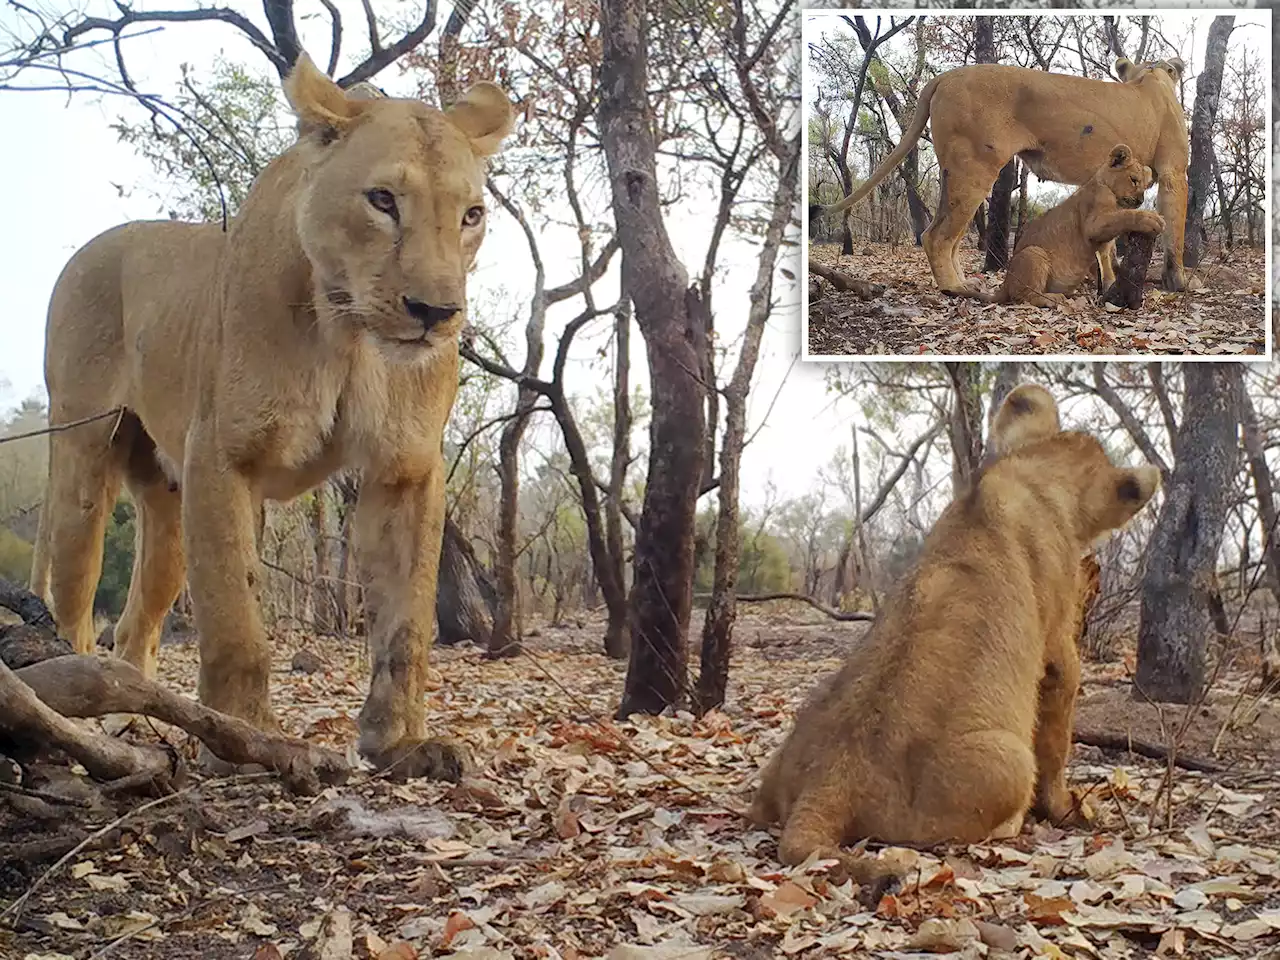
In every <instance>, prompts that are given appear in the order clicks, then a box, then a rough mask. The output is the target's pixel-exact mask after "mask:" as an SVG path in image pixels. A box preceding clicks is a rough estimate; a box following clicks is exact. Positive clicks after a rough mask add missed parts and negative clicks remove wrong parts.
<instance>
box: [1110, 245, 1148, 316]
mask: <svg viewBox="0 0 1280 960" xmlns="http://www.w3.org/2000/svg"><path fill="white" fill-rule="evenodd" d="M1125 237H1126V238H1127V243H1126V244H1125V250H1124V256H1123V257H1122V258H1121V260H1120V264H1119V266H1117V267H1116V282H1115V283H1113V284H1112V285H1111V286H1109V287H1108V288H1107V289H1106V290H1104V291H1103V292H1102V301H1103V303H1113V304H1115V305H1116V306H1117V307H1124V308H1125V309H1126V310H1137V309H1138V308H1139V307H1140V306H1142V295H1143V292H1144V291H1145V290H1146V284H1147V269H1148V268H1149V267H1150V266H1151V258H1152V257H1153V256H1154V255H1155V252H1156V235H1155V234H1154V233H1127V234H1125Z"/></svg>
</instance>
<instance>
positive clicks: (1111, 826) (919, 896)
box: [0, 611, 1280, 960]
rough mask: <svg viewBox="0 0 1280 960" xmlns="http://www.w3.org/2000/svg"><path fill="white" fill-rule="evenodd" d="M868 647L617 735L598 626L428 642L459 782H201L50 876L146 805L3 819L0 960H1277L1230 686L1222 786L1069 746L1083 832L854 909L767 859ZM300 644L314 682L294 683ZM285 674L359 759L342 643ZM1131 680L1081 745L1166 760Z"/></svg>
mask: <svg viewBox="0 0 1280 960" xmlns="http://www.w3.org/2000/svg"><path fill="white" fill-rule="evenodd" d="M862 630H863V628H862V627H861V626H860V625H857V624H848V625H846V624H834V623H831V622H830V621H825V620H820V619H817V618H816V616H815V617H810V616H808V615H807V614H794V613H792V612H790V611H788V612H787V614H786V615H783V614H776V615H775V614H772V613H768V612H753V613H751V614H749V615H747V616H744V617H743V618H742V619H741V620H740V621H739V629H738V637H739V641H740V643H739V649H738V652H737V655H736V657H735V660H734V664H733V672H732V675H731V690H730V703H729V704H728V705H727V706H726V708H725V709H724V710H723V711H722V712H715V713H713V714H710V715H708V716H707V717H704V718H702V719H700V720H695V719H694V718H692V717H690V716H688V715H683V714H681V715H677V716H674V717H661V718H648V719H642V720H638V721H635V722H627V723H619V724H613V723H612V722H610V721H609V720H608V719H607V718H608V717H609V716H610V713H611V711H612V709H613V708H614V707H615V706H616V704H617V702H618V698H619V693H620V690H621V686H622V681H623V673H624V671H623V667H622V666H621V665H619V664H617V663H613V662H610V661H609V660H607V659H606V658H605V657H604V656H602V655H601V654H600V653H598V652H597V650H598V647H599V638H600V636H601V629H600V625H599V624H593V623H588V624H585V625H582V626H574V627H571V628H568V629H555V628H543V629H542V630H541V631H539V632H538V634H537V635H536V636H534V637H532V638H531V639H530V640H529V642H528V648H529V654H528V655H527V656H523V657H520V658H517V659H514V660H508V661H499V662H488V661H485V660H484V659H483V658H482V657H481V655H480V653H479V651H477V650H475V649H474V648H470V647H467V648H461V649H457V648H456V649H449V650H440V651H438V652H437V655H436V659H435V667H436V669H437V670H438V673H439V678H438V681H437V682H434V683H433V684H432V689H431V691H430V693H429V696H430V710H431V717H432V719H433V722H434V723H436V724H438V730H439V731H441V732H448V733H450V734H452V735H454V736H457V737H459V738H461V739H462V740H463V741H465V742H466V743H467V744H468V746H469V748H470V750H471V752H472V754H473V756H474V759H475V761H476V770H475V773H474V775H473V776H472V777H471V778H469V779H468V780H467V781H466V782H465V783H464V784H462V785H461V786H452V785H448V784H435V783H423V782H414V783H410V784H393V783H389V782H387V781H385V780H381V779H377V778H374V777H371V776H370V775H369V774H368V773H367V772H361V773H357V774H356V775H355V776H353V778H352V780H351V781H350V782H349V783H348V784H346V785H345V786H343V787H341V788H336V789H332V790H329V791H327V792H326V793H324V794H323V795H321V796H319V797H315V798H296V797H290V796H287V795H285V794H284V793H283V792H282V790H281V789H280V787H279V786H278V785H277V784H276V783H275V782H274V781H273V780H271V779H270V778H256V779H247V780H246V779H229V780H227V779H223V780H218V779H209V780H200V779H199V778H196V780H195V785H194V787H193V788H192V789H190V790H189V791H187V792H185V793H183V794H182V795H180V796H178V797H176V798H174V799H172V800H171V801H169V802H167V803H164V804H162V805H160V806H158V807H155V808H153V809H151V810H149V811H146V812H140V813H137V814H134V815H131V816H129V817H127V818H126V819H124V820H123V821H122V822H121V823H120V824H119V825H117V826H116V827H115V828H114V829H111V830H109V831H106V832H105V833H104V834H103V836H102V838H101V840H100V841H99V842H98V843H97V844H96V845H92V846H89V847H87V848H86V849H85V850H84V851H83V852H82V853H79V854H77V855H75V856H72V857H71V858H70V859H69V860H68V862H67V863H66V864H64V865H63V866H61V867H59V868H58V869H57V870H56V871H54V872H52V873H48V875H47V876H46V874H47V871H48V867H49V863H48V862H45V863H33V862H29V861H28V860H24V859H22V858H15V857H14V853H13V852H14V851H15V850H16V849H19V847H18V846H16V845H20V844H23V843H29V842H31V841H34V840H38V839H47V838H49V837H51V836H57V835H58V834H60V833H69V832H77V831H78V832H80V833H84V832H89V831H93V830H97V829H98V828H101V827H104V826H106V825H108V824H109V823H110V822H111V820H112V819H113V816H114V815H115V814H117V813H124V812H126V811H128V810H129V809H130V808H131V807H137V806H138V805H139V801H137V800H136V799H135V800H131V801H129V802H128V803H127V804H124V805H123V806H122V807H121V808H120V809H119V810H116V811H111V812H110V813H107V814H97V815H92V816H87V817H86V816H83V815H82V816H80V817H76V816H70V817H68V818H67V819H66V820H63V821H54V822H49V823H38V822H34V821H32V820H30V819H29V818H19V817H16V816H14V815H13V813H12V811H9V812H0V837H2V840H0V844H3V846H2V847H0V849H4V850H7V851H9V853H8V856H7V857H6V858H5V859H4V860H3V862H0V911H4V910H6V909H7V908H10V907H11V906H12V904H13V901H14V900H15V898H17V897H19V896H21V895H23V894H24V893H26V892H27V891H29V890H30V888H31V887H32V884H33V883H35V882H37V881H38V880H42V879H43V881H44V882H43V883H42V884H41V885H40V886H39V888H38V889H36V891H35V892H34V894H33V895H32V896H31V897H30V898H29V900H28V901H27V902H26V903H25V904H24V906H23V909H22V910H21V913H20V915H19V916H18V917H17V919H16V925H15V927H14V928H13V929H3V928H0V957H4V958H9V957H14V958H33V960H34V958H55V957H72V958H75V960H86V958H90V957H103V956H109V957H112V958H157V960H176V958H191V957H199V958H201V960H223V958H227V960H231V958H236V960H248V958H254V960H272V958H276V957H281V956H288V957H316V958H319V957H323V958H325V960H343V958H346V957H360V958H366V957H375V958H377V957H381V958H383V960H404V958H411V957H415V956H417V957H426V956H455V957H470V958H500V957H521V958H525V957H529V958H532V957H563V958H573V957H603V956H609V957H612V958H616V960H627V958H646V957H653V958H659V957H664V958H675V957H680V958H691V957H694V958H705V957H731V958H755V957H760V958H764V957H773V956H803V957H821V956H837V955H841V956H877V957H887V958H895V960H900V958H912V957H921V958H922V957H925V956H937V955H939V954H943V955H945V954H947V953H950V954H952V955H955V956H962V957H966V958H973V957H980V956H991V957H998V956H1006V957H1008V956H1020V957H1031V956H1048V957H1058V958H1061V957H1065V956H1077V957H1094V958H1110V957H1128V958H1137V957H1150V956H1170V957H1176V956H1193V957H1210V956H1213V957H1264V956H1268V955H1270V956H1280V813H1278V810H1280V807H1278V806H1277V801H1280V752H1278V751H1280V708H1277V704H1276V700H1277V696H1276V695H1275V694H1270V695H1267V696H1259V693H1258V691H1256V690H1254V689H1252V688H1250V687H1249V686H1248V684H1247V678H1246V677H1245V676H1244V675H1243V673H1242V674H1240V675H1238V676H1237V675H1234V674H1233V675H1229V676H1227V677H1226V678H1225V679H1223V680H1222V681H1221V682H1220V684H1219V687H1218V688H1216V689H1215V692H1214V695H1213V696H1212V697H1211V698H1210V700H1209V702H1208V704H1207V706H1206V707H1205V709H1203V710H1200V711H1194V712H1193V714H1192V716H1191V719H1190V726H1189V728H1188V731H1187V733H1186V735H1185V736H1183V737H1182V739H1181V741H1180V743H1181V747H1180V753H1181V754H1183V755H1186V756H1192V757H1194V758H1196V759H1199V760H1204V761H1209V762H1211V763H1213V764H1215V765H1216V766H1218V767H1220V768H1221V770H1220V772H1215V773H1212V774H1205V773H1195V772H1189V771H1185V770H1177V771H1175V772H1174V775H1173V776H1172V779H1171V780H1170V779H1168V778H1167V776H1166V774H1167V772H1168V771H1167V769H1166V766H1165V765H1164V764H1163V763H1162V762H1158V761H1153V760H1147V759H1144V758H1141V757H1135V756H1131V755H1128V754H1127V753H1125V752H1123V751H1114V750H1108V751H1103V750H1099V749H1097V748H1095V747H1088V746H1077V748H1076V750H1075V753H1074V757H1073V761H1072V767H1071V776H1072V780H1073V783H1074V784H1075V785H1076V786H1077V787H1078V788H1079V789H1080V790H1081V791H1082V792H1084V793H1085V794H1086V795H1087V797H1088V803H1089V804H1090V805H1091V806H1092V807H1093V808H1094V821H1093V824H1092V829H1089V830H1074V831H1064V830H1060V829H1057V828H1054V827H1052V826H1049V825H1035V826H1033V827H1032V826H1029V827H1028V828H1027V829H1026V830H1025V831H1024V833H1023V835H1022V836H1020V837H1018V838H1016V839H1015V840H1013V841H1010V842H1008V843H1004V844H993V845H983V846H969V847H963V846H957V847H953V848H950V849H943V850H936V851H932V852H930V853H927V854H921V855H920V856H919V858H918V869H917V872H916V874H915V875H914V876H913V877H912V878H910V879H909V881H908V882H907V883H905V884H904V885H903V888H902V889H901V890H899V891H897V892H896V893H893V894H890V895H887V896H886V897H885V898H884V899H882V900H881V901H880V903H879V904H878V906H877V908H876V909H875V910H874V911H869V910H867V909H866V908H864V907H863V906H862V905H860V904H859V903H858V902H857V900H856V899H855V897H854V895H853V894H854V891H853V890H852V888H851V887H849V886H848V885H846V886H836V885H833V884H831V883H829V882H828V881H827V880H826V879H825V876H824V875H823V872H822V869H821V867H820V866H819V867H814V868H811V869H810V870H809V871H807V872H806V871H804V870H803V869H796V870H790V869H786V868H783V867H781V866H780V865H779V864H778V863H777V861H776V860H775V859H774V856H775V853H776V837H775V836H773V835H771V834H770V833H769V832H766V831H761V830H757V829H754V828H752V827H750V826H749V825H747V824H746V823H745V822H743V821H742V820H740V819H739V818H738V817H737V816H736V815H735V811H740V810H741V809H743V808H744V807H745V805H746V803H747V802H748V799H749V790H750V787H751V785H752V783H753V780H754V775H755V772H756V771H757V770H758V768H759V766H760V765H761V764H762V763H763V762H764V760H765V758H766V757H767V755H768V753H769V752H770V750H771V749H772V748H773V747H774V746H775V745H776V744H777V743H778V741H779V740H780V738H781V736H782V735H783V733H784V732H785V729H786V724H787V723H788V722H789V720H790V717H791V715H792V711H793V710H794V708H795V706H796V705H797V703H798V702H799V700H800V699H801V698H802V697H803V696H804V694H805V693H806V691H807V690H808V689H809V688H810V687H811V686H812V684H813V683H815V682H816V681H817V680H818V679H820V678H821V677H822V676H824V675H825V674H826V673H827V672H829V671H830V670H833V669H834V668H835V667H836V666H837V665H838V663H839V659H840V657H841V654H842V651H843V650H845V649H846V648H847V646H848V644H849V643H851V642H854V641H855V640H856V638H857V637H858V636H860V635H861V633H862ZM303 646H305V647H306V648H308V649H310V650H312V651H315V652H317V653H319V654H320V655H321V658H322V660H323V668H322V669H321V670H319V671H318V672H316V673H312V674H303V673H292V672H290V671H289V664H290V661H291V658H292V656H293V654H294V652H295V651H296V650H298V649H299V648H301V647H303ZM195 663H196V661H195V650H194V647H193V646H192V645H190V644H184V645H175V646H168V647H166V648H165V649H164V650H162V679H163V680H164V681H165V682H166V683H169V684H171V685H173V686H175V687H177V688H180V689H182V690H184V691H187V692H192V691H193V689H194V678H195ZM276 664H277V670H276V674H275V676H274V677H273V681H274V688H273V689H274V693H275V702H276V704H277V708H278V709H279V711H280V713H281V715H282V717H283V720H284V723H285V726H286V728H287V729H288V730H289V731H290V732H292V733H295V734H300V735H304V736H306V737H308V738H312V739H314V740H316V741H318V742H323V743H326V744H330V745H334V746H337V747H339V748H342V749H345V748H347V747H348V746H349V745H350V744H351V743H353V741H354V737H355V721H354V718H355V716H356V714H357V712H358V710H359V706H360V702H361V700H362V697H363V693H364V683H365V676H366V669H367V668H366V665H365V664H364V663H363V662H362V659H361V656H360V651H359V650H358V649H355V648H354V645H353V646H350V647H347V648H343V647H341V646H339V645H338V644H337V643H336V642H329V643H327V644H323V645H318V644H315V643H306V644H304V643H303V642H301V641H300V640H299V639H294V640H282V641H281V642H280V643H279V644H278V648H277V657H276ZM1125 669H1126V665H1125V661H1124V660H1123V659H1121V660H1120V661H1118V662H1116V663H1113V664H1106V665H1101V666H1090V668H1089V670H1088V676H1087V682H1086V685H1085V690H1084V695H1083V699H1082V702H1081V707H1080V715H1079V724H1078V729H1079V731H1080V732H1082V733H1099V732H1101V733H1107V734H1111V735H1115V736H1121V737H1126V738H1128V737H1132V738H1134V739H1135V740H1142V741H1149V742H1150V743H1153V744H1166V743H1168V742H1169V740H1168V736H1167V735H1166V734H1167V731H1168V730H1169V729H1170V728H1172V729H1174V730H1176V729H1177V727H1178V725H1179V724H1180V723H1181V721H1182V719H1183V716H1184V713H1185V711H1184V710H1183V709H1182V708H1171V707H1166V708H1164V710H1162V711H1160V710H1157V709H1156V708H1154V707H1152V706H1151V705H1149V704H1145V703H1140V702H1135V701H1134V700H1132V699H1131V698H1130V696H1129V693H1128V688H1127V685H1126V684H1125V681H1124V675H1125ZM1228 718H1230V722H1227V721H1228ZM1162 726H1163V728H1164V730H1165V731H1166V733H1165V734H1162ZM3 809H4V805H3V804H0V810H3ZM8 919H9V920H13V919H14V918H13V917H12V916H10V917H9V918H8Z"/></svg>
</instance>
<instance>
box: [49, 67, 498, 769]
mask: <svg viewBox="0 0 1280 960" xmlns="http://www.w3.org/2000/svg"><path fill="white" fill-rule="evenodd" d="M285 92H286V95H287V96H288V99H289V102H290V104H291V105H292V107H293V110H294V112H295V114H296V115H297V117H298V120H299V130H300V137H299V140H298V142H297V143H296V144H295V145H294V146H292V147H291V148H290V149H289V150H287V151H286V152H285V153H284V154H283V155H281V156H280V157H278V158H276V159H275V160H274V161H272V163H271V164H270V165H269V166H268V167H267V168H266V169H265V170H264V171H263V172H262V174H261V175H260V176H259V177H258V179H257V181H256V182H255V183H254V185H253V188H252V190H251V191H250V193H249V196H248V197H247V198H246V200H245V203H244V206H243V208H242V209H241V211H240V213H239V215H238V216H237V217H236V218H235V219H234V221H233V222H232V223H231V225H230V229H229V232H228V233H227V234H225V235H224V234H223V233H222V232H221V230H220V229H219V228H218V227H217V226H210V225H199V224H185V223H175V222H167V221H166V222H152V223H130V224H126V225H124V226H121V227H117V228H115V229H113V230H109V231H108V232H106V233H104V234H102V235H101V236H99V237H97V238H96V239H94V240H92V241H90V242H89V243H88V244H87V245H86V246H85V247H84V248H83V249H81V250H80V251H79V252H78V253H76V254H75V256H73V257H72V259H71V261H70V262H69V263H68V264H67V266H66V268H65V269H64V270H63V272H62V275H61V277H60V278H59V279H58V282H57V285H56V287H55V288H54V291H53V298H52V302H51V303H50V306H49V321H48V334H47V343H46V352H45V378H46V381H47V383H48V387H49V400H50V420H51V421H52V422H53V423H64V422H67V421H70V420H75V419H78V418H81V417H86V416H90V415H93V414H95V413H100V412H101V411H103V410H108V409H111V408H113V407H117V406H119V407H123V408H125V412H124V413H123V415H122V416H121V417H120V418H119V420H118V422H114V423H113V422H112V421H111V420H106V421H100V422H97V423H93V424H89V425H87V426H81V427H77V428H76V429H73V430H68V431H65V432H61V433H57V434H54V435H53V436H52V438H51V449H50V465H49V466H50V481H49V493H48V496H47V497H46V500H45V506H44V508H43V510H42V514H41V523H40V530H39V535H38V537H37V541H38V542H37V549H36V555H35V559H34V561H33V571H32V584H33V588H34V589H35V590H36V592H38V593H40V594H41V595H44V596H49V595H50V594H51V596H52V601H53V605H54V608H55V610H56V611H57V615H58V619H59V622H60V623H61V625H62V627H63V629H64V630H65V631H66V633H67V636H68V639H70V640H71V641H72V642H73V643H74V645H75V648H76V649H77V650H78V651H80V652H82V653H88V652H90V651H91V650H92V648H93V628H92V619H91V618H92V601H93V594H94V589H95V587H96V584H97V581H98V576H99V574H100V572H101V567H102V549H103V527H104V524H105V522H106V518H107V514H108V513H109V512H110V510H111V508H112V504H113V503H114V501H115V498H116V495H117V492H118V491H119V488H120V483H121V481H122V480H123V481H124V483H125V484H127V486H128V488H129V491H130V493H131V494H132V495H133V499H134V502H135V504H136V505H137V510H138V518H137V527H138V552H137V558H136V560H135V564H134V570H133V577H132V579H131V582H130V584H129V596H128V600H127V602H126V604H125V610H124V613H123V615H122V616H121V618H120V622H119V623H118V624H117V626H116V633H115V636H116V649H117V651H118V652H119V653H120V655H121V656H123V657H124V658H125V659H126V660H128V661H129V662H130V663H132V664H134V665H135V666H137V667H138V668H139V669H141V670H142V671H143V672H144V673H145V674H147V675H149V676H150V675H153V674H154V673H155V668H156V654H157V647H158V642H159V633H160V626H161V621H162V619H163V617H164V615H165V613H166V611H167V610H168V609H169V607H170V605H171V604H172V602H173V600H174V598H175V597H176V596H177V594H178V591H179V589H180V587H181V585H182V582H183V579H184V577H186V576H188V574H189V577H190V584H191V597H192V601H193V605H194V608H195V621H196V628H197V630H198V632H199V636H200V677H199V692H200V699H201V700H202V701H203V702H204V703H206V704H208V705H209V706H211V707H214V708H216V709H218V710H222V711H224V712H226V713H230V714H232V715H234V716H238V717H242V718H244V719H245V720H248V721H250V722H251V723H253V724H255V725H256V726H258V727H260V728H263V729H270V728H272V727H275V726H276V719H275V715H274V713H273V711H272V708H271V703H270V698H269V692H268V683H267V678H268V674H269V671H270V665H271V654H270V650H269V649H268V646H267V638H266V634H265V632H264V630H263V625H262V620H261V618H260V614H259V609H258V601H257V592H258V585H259V568H258V554H257V550H256V547H255V526H256V518H257V517H258V516H259V507H260V505H261V503H262V501H263V499H264V498H270V499H288V498H291V497H294V496H297V495H298V494H300V493H302V492H303V491H305V490H308V489H310V488H312V487H314V486H316V485H317V484H318V483H320V482H321V481H322V480H324V479H325V478H326V477H327V476H329V475H330V474H332V473H333V472H335V471H336V470H338V469H340V468H347V467H354V468H359V469H360V470H361V471H362V474H363V481H362V484H361V488H360V501H359V504H358V506H357V508H356V516H355V546H356V549H357V552H358V555H359V567H360V573H361V578H362V580H363V582H364V585H365V603H366V609H367V611H368V622H369V646H370V650H371V660H372V678H371V680H370V687H369V694H368V698H367V700H366V701H365V704H364V708H363V710H362V711H361V713H360V750H361V752H362V753H363V754H364V755H365V756H366V757H368V758H369V759H371V760H372V761H373V762H374V763H375V764H376V765H378V766H380V767H385V766H387V765H390V764H395V769H396V772H397V773H398V774H403V775H406V776H420V775H429V776H444V777H452V778H456V777H457V776H458V775H459V772H460V763H461V758H460V756H459V754H458V752H457V748H456V747H454V746H452V745H449V744H447V743H445V742H442V741H428V740H426V739H425V717H424V704H423V695H424V684H425V679H426V672H427V656H428V651H429V648H430V644H431V641H432V638H433V629H434V624H435V596H436V575H437V571H438V567H439V558H440V545H441V535H442V526H443V521H444V465H443V450H442V446H441V445H442V440H443V431H444V425H445V421H446V419H447V418H448V416H449V412H450V409H451V407H452V405H453V400H454V394H455V393H456V392H457V387H458V343H457V339H458V333H459V331H460V329H461V327H462V324H463V317H464V311H465V308H466V275H467V271H468V269H469V268H470V266H471V264H472V263H473V261H474V260H475V257H476V252H477V250H478V249H479V246H480V242H481V239H482V238H483V236H484V232H485V206H484V179H485V159H484V158H485V157H487V156H489V155H490V154H493V153H494V152H495V151H496V150H497V149H498V147H499V146H500V144H501V142H502V140H503V139H504V137H505V136H506V135H507V133H508V132H509V131H510V129H511V126H512V123H513V113H512V108H511V104H510V102H509V101H508V99H507V97H506V95H505V94H504V93H503V92H502V90H501V89H500V88H499V87H497V86H496V85H494V84H492V83H487V82H481V83H477V84H476V85H475V86H473V87H471V89H470V90H468V91H467V93H466V94H465V96H464V97H463V98H462V99H461V100H460V101H459V102H458V103H456V104H455V105H453V106H452V107H451V108H449V109H448V110H446V111H443V112H442V111H440V110H437V109H434V108H432V107H429V106H427V105H426V104H424V103H422V102H419V101H415V100H393V99H370V98H368V97H352V96H348V95H346V94H345V93H344V92H343V91H342V90H341V89H340V88H339V87H338V86H337V85H336V84H335V83H333V82H332V81H331V80H330V79H329V78H328V77H326V76H325V75H324V74H323V73H321V72H320V71H319V70H317V69H316V67H315V66H314V65H313V64H312V62H311V61H310V60H309V59H308V58H307V57H306V56H305V55H304V56H302V57H301V58H300V59H299V60H298V62H297V64H296V65H295V67H294V68H293V70H292V72H291V73H290V75H289V77H288V79H287V80H286V81H285ZM188 565H189V568H188Z"/></svg>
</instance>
